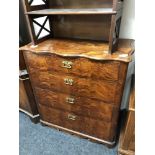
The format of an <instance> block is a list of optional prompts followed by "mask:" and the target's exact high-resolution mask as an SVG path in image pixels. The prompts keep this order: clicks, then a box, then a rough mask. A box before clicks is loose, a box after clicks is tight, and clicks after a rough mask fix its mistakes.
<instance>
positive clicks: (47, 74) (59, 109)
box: [22, 40, 133, 145]
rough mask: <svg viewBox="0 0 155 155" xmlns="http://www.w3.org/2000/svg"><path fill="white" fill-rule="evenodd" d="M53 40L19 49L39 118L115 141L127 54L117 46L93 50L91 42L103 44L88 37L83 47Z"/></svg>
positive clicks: (84, 133)
mask: <svg viewBox="0 0 155 155" xmlns="http://www.w3.org/2000/svg"><path fill="white" fill-rule="evenodd" d="M54 42H55V43H54ZM69 42H70V41H69ZM69 42H68V44H69ZM72 42H73V41H72ZM56 43H57V40H54V41H46V42H45V43H41V44H39V45H38V47H36V48H35V49H34V48H31V45H28V46H26V47H24V48H23V49H22V51H23V52H24V57H25V60H26V64H27V67H28V70H29V74H30V79H31V82H32V86H33V89H34V93H35V97H36V101H37V104H38V108H39V113H40V117H41V122H42V123H44V124H46V125H49V126H53V127H56V128H59V129H62V130H65V131H68V132H71V133H74V134H77V135H80V136H83V137H87V138H90V139H92V140H95V141H98V142H102V143H105V144H109V145H113V144H114V143H115V138H116V132H117V124H118V115H119V108H120V103H121V98H122V94H123V87H124V83H125V79H126V74H127V69H128V62H129V61H130V60H131V59H130V58H131V55H127V54H126V53H124V55H125V56H126V57H119V56H120V55H121V53H120V52H118V53H116V54H114V55H108V54H104V53H103V50H101V51H99V52H98V53H97V55H95V54H96V52H93V50H95V48H96V49H101V47H102V46H103V47H104V45H102V44H99V45H100V46H101V47H100V48H99V45H96V44H95V43H94V44H90V43H89V45H88V48H87V47H86V49H87V50H88V49H90V50H89V51H87V52H86V50H85V49H84V51H83V52H80V50H77V49H73V48H72V50H71V49H70V48H68V47H67V49H68V51H66V49H64V48H63V46H62V44H63V40H59V45H60V44H61V46H60V47H59V46H58V45H57V44H56ZM74 44H76V43H75V42H74ZM65 45H66V44H64V46H65ZM90 46H91V47H92V48H90ZM75 47H76V46H75ZM122 49H123V48H122ZM127 49H128V48H127ZM63 50H65V54H64V53H63ZM120 51H121V48H120ZM125 51H126V50H125ZM131 51H132V52H133V49H132V50H131V49H130V52H131ZM66 53H67V54H66ZM94 53H95V54H94Z"/></svg>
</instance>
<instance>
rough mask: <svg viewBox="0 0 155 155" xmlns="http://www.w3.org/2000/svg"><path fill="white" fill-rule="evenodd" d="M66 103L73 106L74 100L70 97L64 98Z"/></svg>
mask: <svg viewBox="0 0 155 155" xmlns="http://www.w3.org/2000/svg"><path fill="white" fill-rule="evenodd" d="M66 102H67V103H70V104H74V98H72V97H66Z"/></svg>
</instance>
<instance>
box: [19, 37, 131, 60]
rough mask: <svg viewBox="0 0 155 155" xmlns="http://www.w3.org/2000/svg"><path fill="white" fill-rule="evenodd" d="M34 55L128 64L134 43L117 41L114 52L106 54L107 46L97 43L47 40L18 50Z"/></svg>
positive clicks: (128, 40) (125, 40) (122, 40)
mask: <svg viewBox="0 0 155 155" xmlns="http://www.w3.org/2000/svg"><path fill="white" fill-rule="evenodd" d="M20 50H21V51H31V52H34V53H36V54H56V55H59V56H63V57H85V58H89V59H94V60H118V61H123V62H130V61H131V59H132V54H133V53H134V41H133V40H130V39H119V41H118V44H117V47H116V51H115V52H114V53H113V54H109V53H108V44H107V43H103V42H98V41H91V42H90V41H81V40H66V39H49V40H46V41H44V42H42V43H40V44H38V45H36V46H33V44H32V43H30V44H28V45H26V46H23V47H21V48H20Z"/></svg>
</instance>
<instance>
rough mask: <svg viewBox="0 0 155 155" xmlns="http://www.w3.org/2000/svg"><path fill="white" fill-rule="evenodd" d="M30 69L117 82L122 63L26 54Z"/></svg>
mask: <svg viewBox="0 0 155 155" xmlns="http://www.w3.org/2000/svg"><path fill="white" fill-rule="evenodd" d="M25 55H26V57H27V60H28V63H29V67H30V69H31V68H34V69H37V70H42V71H43V70H44V71H46V70H47V69H48V70H50V71H52V72H53V71H54V72H61V73H64V74H70V75H75V76H79V77H89V78H94V79H102V80H111V81H117V80H118V78H119V65H120V62H115V61H95V60H90V59H86V58H64V57H60V56H56V55H54V54H53V55H37V54H34V53H30V52H26V54H25Z"/></svg>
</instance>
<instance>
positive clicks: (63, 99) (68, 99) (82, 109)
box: [35, 88, 116, 121]
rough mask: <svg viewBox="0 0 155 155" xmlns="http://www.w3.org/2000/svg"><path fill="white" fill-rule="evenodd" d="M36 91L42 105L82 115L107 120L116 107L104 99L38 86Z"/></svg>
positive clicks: (109, 119) (110, 117) (110, 118)
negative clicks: (71, 94) (99, 99)
mask: <svg viewBox="0 0 155 155" xmlns="http://www.w3.org/2000/svg"><path fill="white" fill-rule="evenodd" d="M35 92H36V95H37V99H38V103H39V104H41V105H46V106H49V107H52V108H58V109H61V110H66V111H70V112H74V113H75V114H78V115H81V116H88V117H92V118H96V119H102V120H105V121H111V120H112V115H113V109H114V108H115V107H114V106H113V105H112V104H105V103H104V102H102V101H97V100H92V99H89V98H84V97H76V96H70V95H67V94H62V93H56V92H53V91H49V90H45V89H40V88H36V89H35ZM115 109H116V108H115Z"/></svg>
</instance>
